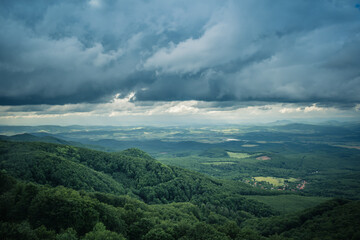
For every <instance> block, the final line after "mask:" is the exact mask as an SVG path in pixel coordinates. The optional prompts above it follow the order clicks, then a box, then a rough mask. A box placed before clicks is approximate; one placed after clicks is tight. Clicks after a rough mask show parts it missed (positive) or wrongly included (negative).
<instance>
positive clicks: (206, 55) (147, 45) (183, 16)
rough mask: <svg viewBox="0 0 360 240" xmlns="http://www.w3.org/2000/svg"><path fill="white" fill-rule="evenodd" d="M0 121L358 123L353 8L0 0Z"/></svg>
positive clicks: (339, 1)
mask: <svg viewBox="0 0 360 240" xmlns="http://www.w3.org/2000/svg"><path fill="white" fill-rule="evenodd" d="M0 29H1V34H0V124H3V125H42V124H54V125H72V124H80V125H177V124H199V123H206V124H212V123H213V124H219V123H231V124H236V123H258V122H272V121H277V120H284V119H285V120H293V121H327V120H340V121H359V120H360V0H354V1H353V0H317V1H313V0H292V1H288V0H276V1H268V0H241V1H240V0H238V1H235V0H234V1H226V0H216V1H214V0H198V1H187V0H182V1H169V0H152V1H150V0H138V1H136V0H131V1H130V0H129V1H125V0H119V1H116V0H83V1H72V0H61V1H60V0H58V1H55V0H51V1H49V0H32V1H28V0H17V1H13V0H1V1H0Z"/></svg>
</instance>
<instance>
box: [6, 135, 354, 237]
mask: <svg viewBox="0 0 360 240" xmlns="http://www.w3.org/2000/svg"><path fill="white" fill-rule="evenodd" d="M214 151H215V152H217V151H219V152H222V151H220V150H219V149H217V150H214ZM214 151H209V152H207V153H206V154H209V153H210V154H211V153H212V152H214ZM233 151H234V150H233ZM248 154H250V155H251V154H256V153H255V152H248ZM202 157H203V158H207V159H210V157H209V156H202ZM271 157H272V159H276V153H272V155H271ZM224 158H226V159H227V160H229V159H231V158H230V157H224ZM211 159H212V160H213V161H215V160H216V159H214V158H211ZM240 160H242V159H238V160H234V161H240ZM249 161H252V160H249ZM349 161H350V160H349ZM354 161H355V160H354ZM295 162H296V161H294V164H295ZM275 163H277V162H276V161H275ZM345 163H346V161H345ZM289 164H292V163H291V161H290V163H289ZM265 165H266V164H265ZM265 165H264V166H265ZM270 167H271V166H270ZM0 168H1V170H2V171H1V172H0V238H1V239H74V240H76V239H130V240H132V239H134V240H135V239H136V240H137V239H140V240H141V239H144V240H145V239H146V240H148V239H171V240H172V239H182V240H190V239H224V240H227V239H260V240H261V239H356V238H358V237H359V234H360V233H359V232H360V231H359V229H360V222H359V219H360V202H359V201H350V200H333V201H329V202H326V203H324V204H322V205H320V206H318V207H315V208H311V209H308V210H305V211H302V212H293V211H294V210H299V209H303V208H305V207H310V206H314V205H315V204H317V203H319V202H321V201H322V200H323V199H320V198H306V197H303V196H299V195H289V194H285V193H284V192H280V191H265V190H261V189H258V188H254V187H251V186H249V185H248V184H245V183H242V182H240V181H230V180H217V179H213V178H210V177H206V176H204V175H202V174H199V173H196V172H192V171H189V170H184V169H181V168H178V167H173V166H167V165H164V164H162V163H160V162H158V161H156V160H155V159H153V158H152V157H150V156H149V155H148V154H146V153H144V152H143V151H140V150H138V149H128V150H125V151H122V152H116V153H105V152H99V151H95V150H89V149H85V148H77V147H73V146H68V145H58V144H50V143H39V142H27V143H25V142H6V141H1V142H0ZM305 199H307V200H305ZM277 201H279V202H280V203H278V202H277ZM297 201H298V202H300V201H305V203H304V206H301V207H299V208H297V209H296V208H292V209H291V210H289V211H283V212H293V213H291V214H287V215H280V214H279V212H278V211H276V210H279V211H281V210H280V209H279V205H281V204H294V203H296V202H297ZM274 202H275V203H274ZM307 204H308V205H307ZM270 206H274V208H271V207H270Z"/></svg>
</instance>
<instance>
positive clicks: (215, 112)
mask: <svg viewBox="0 0 360 240" xmlns="http://www.w3.org/2000/svg"><path fill="white" fill-rule="evenodd" d="M133 97H134V93H131V94H129V95H128V96H126V97H124V98H120V95H119V94H117V95H116V96H115V97H114V98H113V100H112V101H110V102H108V103H101V104H89V103H85V104H65V105H41V106H38V105H34V106H25V107H24V106H0V125H13V124H14V125H39V124H40V125H42V124H58V125H71V124H80V125H189V124H205V125H206V124H251V123H253V124H262V123H270V122H273V121H278V120H284V119H287V120H293V121H299V122H304V121H305V122H306V121H310V122H321V121H323V122H324V121H328V120H340V121H354V120H357V119H359V116H360V105H359V104H358V105H356V106H355V107H354V108H345V109H339V108H334V107H321V106H318V105H317V104H311V105H302V106H300V105H299V104H283V103H274V104H268V103H257V104H255V105H254V104H253V106H246V104H243V105H239V106H236V104H235V103H230V104H228V106H219V105H218V103H216V102H204V101H195V100H190V101H171V102H154V103H149V102H134V101H132V99H133Z"/></svg>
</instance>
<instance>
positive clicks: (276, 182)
mask: <svg viewBox="0 0 360 240" xmlns="http://www.w3.org/2000/svg"><path fill="white" fill-rule="evenodd" d="M254 179H255V181H257V182H267V183H270V184H272V185H274V186H275V187H279V186H284V184H285V181H288V182H296V181H298V179H296V178H276V177H254Z"/></svg>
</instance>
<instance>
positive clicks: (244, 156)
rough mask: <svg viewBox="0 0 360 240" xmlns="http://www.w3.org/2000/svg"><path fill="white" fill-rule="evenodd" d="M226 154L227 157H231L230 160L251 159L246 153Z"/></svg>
mask: <svg viewBox="0 0 360 240" xmlns="http://www.w3.org/2000/svg"><path fill="white" fill-rule="evenodd" d="M227 154H228V155H229V157H231V158H239V159H242V158H248V157H251V155H250V154H248V153H237V152H227Z"/></svg>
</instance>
